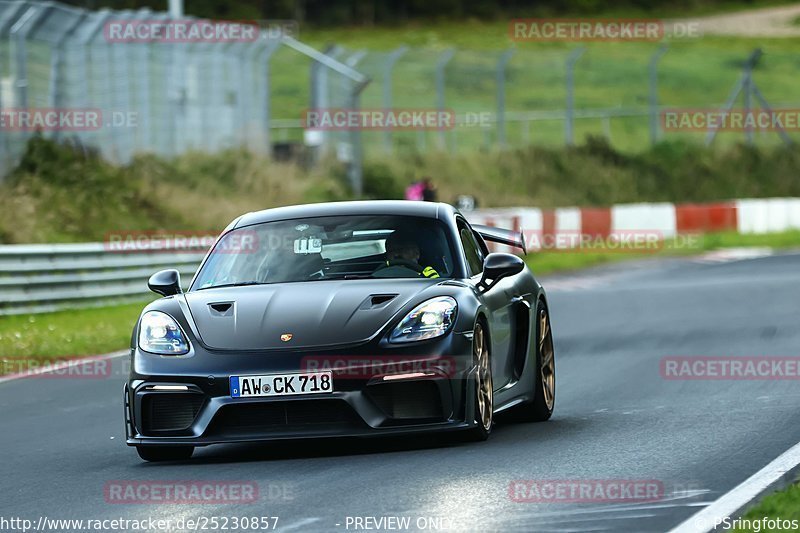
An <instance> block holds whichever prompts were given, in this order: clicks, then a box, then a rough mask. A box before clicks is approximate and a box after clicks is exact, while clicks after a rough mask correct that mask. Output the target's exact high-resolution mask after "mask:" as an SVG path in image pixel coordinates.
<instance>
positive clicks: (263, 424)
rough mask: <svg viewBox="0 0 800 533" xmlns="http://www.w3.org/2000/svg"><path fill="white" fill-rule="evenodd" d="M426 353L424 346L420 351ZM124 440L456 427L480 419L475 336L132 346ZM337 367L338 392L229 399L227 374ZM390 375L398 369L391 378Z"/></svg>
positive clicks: (203, 441)
mask: <svg viewBox="0 0 800 533" xmlns="http://www.w3.org/2000/svg"><path fill="white" fill-rule="evenodd" d="M420 352H424V353H423V354H421V353H420ZM132 357H133V361H132V365H131V375H130V379H129V381H128V383H127V384H126V386H125V427H126V436H127V443H128V444H129V445H131V446H134V445H158V444H163V445H191V446H205V445H208V444H218V443H230V442H252V441H264V440H280V439H296V438H310V437H353V436H358V437H366V436H381V435H400V434H409V433H419V432H436V431H457V430H463V429H467V428H470V427H473V426H474V420H475V413H474V412H473V409H474V405H473V402H471V401H467V399H468V398H470V399H471V398H473V396H474V390H473V388H474V386H475V380H474V372H475V368H474V362H473V357H472V342H471V335H470V334H469V332H467V333H451V334H449V335H447V336H446V337H445V338H443V339H438V340H433V341H428V342H424V343H415V345H413V346H392V347H387V346H385V345H383V346H380V345H379V344H377V343H376V344H372V345H365V346H361V347H356V348H350V349H347V350H342V349H340V350H329V351H326V352H325V353H309V352H274V353H248V354H241V353H237V354H232V353H223V352H216V353H215V352H212V351H209V350H204V349H201V348H198V347H195V348H194V349H193V351H192V354H191V357H185V358H179V357H174V356H155V355H152V354H148V353H143V352H140V351H138V350H136V351H134V353H133V356H132ZM314 369H319V370H326V369H330V370H331V371H332V373H333V387H334V390H333V392H331V393H324V394H313V395H292V396H278V397H267V398H265V397H255V398H253V397H250V398H232V397H231V394H230V386H229V377H230V376H232V375H237V376H242V375H263V374H276V373H295V372H303V371H312V370H314ZM386 376H391V377H390V378H389V379H387V378H386Z"/></svg>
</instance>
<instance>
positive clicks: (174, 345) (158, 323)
mask: <svg viewBox="0 0 800 533" xmlns="http://www.w3.org/2000/svg"><path fill="white" fill-rule="evenodd" d="M139 348H141V349H142V350H144V351H146V352H150V353H157V354H162V355H183V354H186V353H188V352H189V342H188V341H187V340H186V338H185V337H184V336H183V332H181V328H180V326H178V323H177V322H175V319H174V318H172V317H171V316H169V315H168V314H166V313H162V312H161V311H148V312H147V313H145V314H144V316H142V321H141V324H140V325H139Z"/></svg>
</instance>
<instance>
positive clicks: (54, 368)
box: [0, 349, 130, 383]
mask: <svg viewBox="0 0 800 533" xmlns="http://www.w3.org/2000/svg"><path fill="white" fill-rule="evenodd" d="M128 353H130V350H129V349H128V350H120V351H118V352H111V353H107V354H103V355H92V356H89V357H83V358H81V359H70V360H68V361H61V362H59V363H57V364H54V365H48V364H47V363H45V362H42V365H44V366H42V367H40V368H36V369H33V370H31V371H30V372H20V373H18V374H10V375H8V376H0V383H7V382H9V381H14V380H17V379H23V378H31V377H34V376H38V375H40V374H49V373H50V372H58V371H60V370H64V369H65V368H71V367H73V366H79V365H85V364H88V363H93V362H95V361H103V360H105V359H113V358H115V357H122V356H123V355H127V354H128Z"/></svg>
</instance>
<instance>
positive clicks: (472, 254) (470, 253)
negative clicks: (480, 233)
mask: <svg viewBox="0 0 800 533" xmlns="http://www.w3.org/2000/svg"><path fill="white" fill-rule="evenodd" d="M458 235H459V237H460V238H461V246H462V247H463V248H464V255H465V256H466V259H467V266H468V267H469V270H470V275H471V276H475V275H477V274H480V273H481V272H483V253H482V252H481V248H480V246H479V245H478V243H477V242H475V236H474V235H473V234H472V231H470V229H469V228H468V227H467V226H466V225H464V224H461V223H459V224H458Z"/></svg>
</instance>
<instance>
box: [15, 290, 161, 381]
mask: <svg viewBox="0 0 800 533" xmlns="http://www.w3.org/2000/svg"><path fill="white" fill-rule="evenodd" d="M149 301H152V300H143V301H141V302H137V303H129V304H124V305H114V306H109V307H97V308H90V309H74V310H68V311H57V312H53V313H42V314H36V315H19V316H4V317H0V363H1V364H2V365H1V366H0V373H8V372H10V371H13V370H14V369H15V368H20V367H21V365H25V364H26V363H27V361H37V362H45V361H52V360H54V359H71V358H76V357H83V356H88V355H98V354H103V353H109V352H113V351H116V350H121V349H124V348H126V347H127V346H129V345H130V340H131V330H132V329H133V325H134V323H135V322H136V320H137V318H138V317H139V313H140V312H141V311H142V309H143V308H144V306H145V305H147V303H148V302H149ZM23 368H24V367H23Z"/></svg>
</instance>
